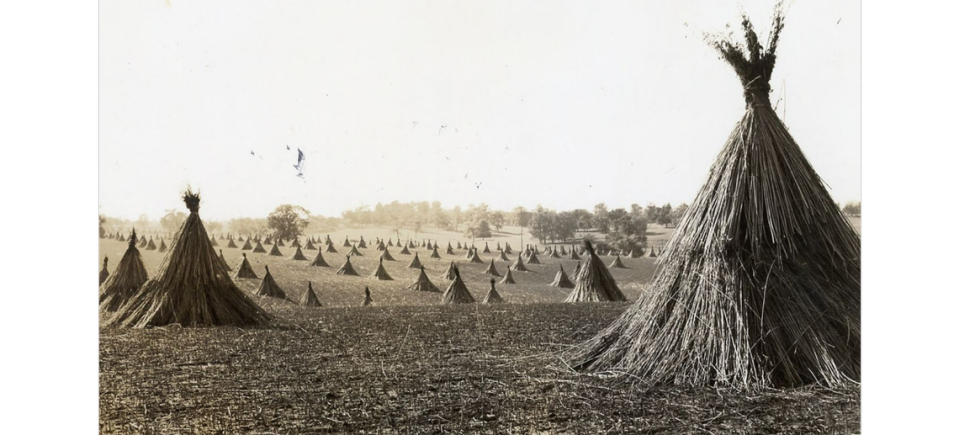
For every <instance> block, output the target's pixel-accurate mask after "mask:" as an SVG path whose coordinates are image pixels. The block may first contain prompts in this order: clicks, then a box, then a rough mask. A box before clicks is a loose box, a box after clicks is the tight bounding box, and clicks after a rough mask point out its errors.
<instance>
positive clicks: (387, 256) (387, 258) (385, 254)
mask: <svg viewBox="0 0 959 435" xmlns="http://www.w3.org/2000/svg"><path fill="white" fill-rule="evenodd" d="M384 260H385V261H396V259H395V258H393V255H392V254H390V250H389V249H386V246H383V253H381V254H380V261H384Z"/></svg>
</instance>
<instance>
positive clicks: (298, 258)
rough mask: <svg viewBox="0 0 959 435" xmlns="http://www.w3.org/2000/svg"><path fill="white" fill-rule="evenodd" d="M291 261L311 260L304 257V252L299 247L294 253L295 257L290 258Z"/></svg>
mask: <svg viewBox="0 0 959 435" xmlns="http://www.w3.org/2000/svg"><path fill="white" fill-rule="evenodd" d="M290 260H295V261H308V260H309V258H306V256H305V255H303V250H301V249H300V248H299V247H297V248H296V252H294V253H293V255H292V256H290Z"/></svg>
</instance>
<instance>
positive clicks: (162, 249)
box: [157, 239, 167, 252]
mask: <svg viewBox="0 0 959 435" xmlns="http://www.w3.org/2000/svg"><path fill="white" fill-rule="evenodd" d="M166 250H167V246H166V242H164V241H163V239H160V246H159V247H157V252H166Z"/></svg>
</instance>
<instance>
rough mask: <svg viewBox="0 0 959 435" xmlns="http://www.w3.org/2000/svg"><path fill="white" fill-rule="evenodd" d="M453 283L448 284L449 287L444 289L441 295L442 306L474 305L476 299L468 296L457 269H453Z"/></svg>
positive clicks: (467, 290) (468, 292)
mask: <svg viewBox="0 0 959 435" xmlns="http://www.w3.org/2000/svg"><path fill="white" fill-rule="evenodd" d="M453 274H454V275H455V277H454V278H453V282H451V283H450V286H449V287H447V288H446V292H444V293H443V303H444V304H472V303H476V299H473V295H472V294H470V291H469V289H467V288H466V283H464V282H463V278H462V277H460V269H459V268H458V267H454V268H453Z"/></svg>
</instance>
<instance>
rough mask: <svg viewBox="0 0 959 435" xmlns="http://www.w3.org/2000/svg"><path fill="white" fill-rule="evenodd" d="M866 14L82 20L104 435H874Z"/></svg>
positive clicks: (143, 13) (367, 8)
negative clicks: (91, 39)
mask: <svg viewBox="0 0 959 435" xmlns="http://www.w3.org/2000/svg"><path fill="white" fill-rule="evenodd" d="M860 7H861V4H860V2H859V1H858V0H852V1H849V0H840V1H826V0H809V1H803V0H796V1H778V2H777V1H767V0H741V1H725V0H724V1H700V0H679V1H670V2H661V1H652V0H639V1H625V0H615V1H606V2H585V1H538V0H513V1H473V0H464V1H426V0H411V1H383V0H371V1H368V2H350V1H299V0H297V1H282V2H279V1H261V0H233V1H179V0H136V1H120V0H102V1H100V3H99V11H98V19H99V22H98V50H99V52H98V55H97V57H98V83H97V84H98V90H97V97H98V99H99V101H98V118H99V119H98V124H97V127H98V144H97V145H98V152H97V165H98V170H97V176H98V189H97V196H98V214H99V228H98V231H99V239H98V241H97V242H98V245H97V249H98V257H97V258H96V264H95V265H94V259H93V258H92V254H90V255H85V256H84V258H83V259H82V262H81V264H82V265H83V268H84V269H82V270H87V269H89V272H88V276H89V277H90V279H91V280H92V276H93V272H94V270H93V267H94V266H95V267H97V271H98V273H99V291H98V302H97V304H98V311H97V314H96V315H97V328H98V336H97V341H98V373H97V375H98V377H97V382H98V386H97V388H98V403H97V407H98V416H99V431H100V433H104V434H140V433H142V434H317V433H344V434H378V433H396V434H399V433H402V434H423V433H425V434H434V433H437V434H439V433H454V434H459V433H478V434H602V433H623V434H646V433H650V434H651V433H656V434H673V433H676V434H686V433H734V434H772V433H790V434H812V433H815V434H854V433H861V432H862V430H861V417H860V415H861V412H860V405H861V401H862V400H861V382H862V381H863V379H862V378H863V376H862V360H863V357H862V352H861V349H862V330H863V327H862V321H861V319H862V317H863V316H862V303H861V294H862V287H863V286H862V277H861V257H862V253H861V245H862V237H861V232H862V230H861V228H862V153H861V150H862V144H863V134H862V127H861V120H862V108H863V102H862V97H863V95H862V65H861V60H862V46H863V44H862V37H861V34H862V33H861V32H862V27H863V26H862V21H863V20H862V14H861V10H860ZM868 203H870V202H869V201H867V206H868ZM870 211H872V210H870ZM89 218H90V219H92V213H90V217H89ZM84 224H86V225H87V226H86V227H85V228H87V227H88V228H89V231H92V221H91V222H86V221H84ZM869 234H870V236H873V235H875V234H876V233H874V232H869ZM91 235H92V233H91ZM897 240H898V239H897ZM890 243H895V244H898V243H899V242H898V241H896V242H890ZM897 249H898V248H897ZM84 276H87V275H84ZM91 284H92V283H91ZM91 287H92V285H90V286H89V287H86V286H84V287H83V288H84V290H83V292H82V293H83V297H84V298H85V300H89V301H92V298H93V296H92V288H91ZM92 305H93V304H92V303H91V304H89V305H84V307H85V308H84V310H87V311H89V313H90V315H91V316H92V312H93V309H94V308H93V307H92ZM871 379H875V378H871ZM871 379H870V380H871Z"/></svg>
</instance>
